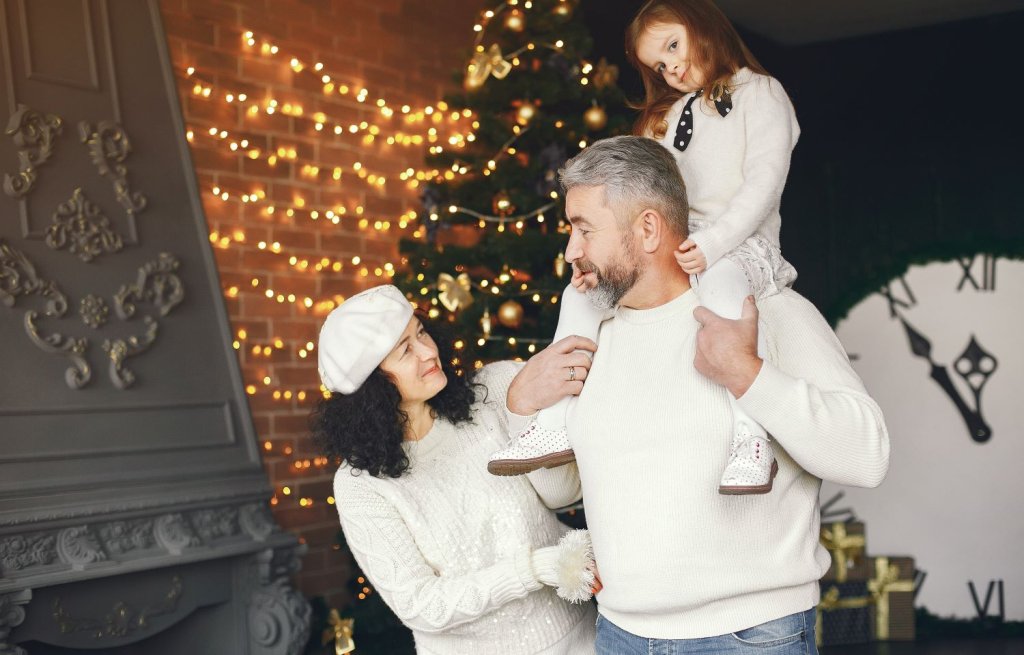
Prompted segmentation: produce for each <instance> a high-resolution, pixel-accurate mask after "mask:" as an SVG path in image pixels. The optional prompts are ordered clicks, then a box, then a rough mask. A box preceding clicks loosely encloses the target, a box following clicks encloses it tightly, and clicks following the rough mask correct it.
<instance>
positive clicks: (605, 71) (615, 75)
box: [590, 57, 619, 89]
mask: <svg viewBox="0 0 1024 655" xmlns="http://www.w3.org/2000/svg"><path fill="white" fill-rule="evenodd" d="M618 79H619V67H618V66H615V65H613V64H609V63H608V60H607V59H605V58H604V57H601V61H599V62H597V67H596V68H594V72H593V73H591V75H590V81H591V82H593V84H594V88H595V89H603V88H605V87H606V86H614V85H615V82H616V81H618Z"/></svg>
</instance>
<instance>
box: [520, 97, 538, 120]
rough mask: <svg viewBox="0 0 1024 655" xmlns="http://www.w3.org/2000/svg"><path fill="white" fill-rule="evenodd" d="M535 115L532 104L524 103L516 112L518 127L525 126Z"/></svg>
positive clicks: (535, 108) (535, 111)
mask: <svg viewBox="0 0 1024 655" xmlns="http://www.w3.org/2000/svg"><path fill="white" fill-rule="evenodd" d="M536 115H537V106H536V105H534V104H533V103H532V102H524V103H523V104H522V106H520V107H519V111H517V112H516V122H517V123H519V124H520V125H526V124H527V123H529V122H530V120H532V119H533V117H534V116H536Z"/></svg>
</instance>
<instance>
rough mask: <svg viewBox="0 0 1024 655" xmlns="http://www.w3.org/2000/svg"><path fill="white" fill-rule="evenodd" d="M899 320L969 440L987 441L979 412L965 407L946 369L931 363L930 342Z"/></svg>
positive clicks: (988, 430)
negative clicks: (958, 416) (954, 409)
mask: <svg viewBox="0 0 1024 655" xmlns="http://www.w3.org/2000/svg"><path fill="white" fill-rule="evenodd" d="M899 319H900V322H901V323H902V324H903V329H904V330H905V331H906V333H907V338H908V339H909V340H910V350H911V352H913V353H914V355H916V356H917V357H920V358H921V359H924V360H927V362H928V363H929V364H930V365H931V367H932V370H931V374H930V375H931V378H932V379H933V380H935V381H936V382H937V383H938V385H939V386H940V387H942V390H943V391H945V392H946V395H947V396H949V398H950V400H952V401H953V404H954V405H956V408H957V409H958V410H959V411H960V416H962V417H963V419H964V423H966V424H967V432H968V434H970V437H971V439H973V440H975V441H977V442H978V443H982V442H985V441H988V440H989V438H990V437H991V436H992V428H990V427H989V426H988V424H987V423H985V420H984V419H983V418H982V417H981V412H980V411H974V410H972V409H971V408H970V407H968V406H967V403H966V402H964V399H963V398H962V397H961V396H960V392H959V391H957V390H956V387H955V386H953V380H952V378H950V377H949V371H947V370H946V367H945V366H939V365H938V364H936V363H935V362H933V361H932V344H931V342H930V341H928V339H927V338H925V336H924V335H923V334H921V333H920V332H918V331H917V330H915V329H914V328H913V327H911V325H910V323H908V322H907V320H906V319H905V318H903V317H902V316H900V317H899Z"/></svg>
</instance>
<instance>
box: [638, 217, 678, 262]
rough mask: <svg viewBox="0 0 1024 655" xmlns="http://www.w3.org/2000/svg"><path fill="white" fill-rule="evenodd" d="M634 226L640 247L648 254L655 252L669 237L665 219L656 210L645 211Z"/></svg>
mask: <svg viewBox="0 0 1024 655" xmlns="http://www.w3.org/2000/svg"><path fill="white" fill-rule="evenodd" d="M636 226H637V231H638V232H639V235H640V245H641V247H642V248H643V249H644V252H646V253H648V254H650V253H654V252H657V250H658V248H660V247H661V246H662V245H663V244H664V242H665V240H666V239H668V238H670V237H671V231H670V230H669V229H668V223H667V222H666V221H665V217H664V216H662V215H661V212H659V211H658V210H656V209H645V210H644V211H643V213H642V214H640V217H639V218H638V219H637V222H636ZM673 247H675V246H673Z"/></svg>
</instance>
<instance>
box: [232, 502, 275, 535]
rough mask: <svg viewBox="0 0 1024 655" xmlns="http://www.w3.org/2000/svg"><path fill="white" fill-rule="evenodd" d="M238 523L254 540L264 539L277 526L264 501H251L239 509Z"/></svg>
mask: <svg viewBox="0 0 1024 655" xmlns="http://www.w3.org/2000/svg"><path fill="white" fill-rule="evenodd" d="M238 523H239V525H241V527H242V530H243V531H244V532H245V533H246V534H247V535H249V536H250V537H252V538H253V540H254V541H264V540H265V539H266V538H267V537H269V536H270V535H271V534H272V533H273V532H274V529H275V528H276V527H277V526H276V525H275V524H274V519H273V518H271V516H270V510H269V509H268V508H267V506H266V505H264V504H263V503H250V504H248V505H244V506H243V507H242V508H241V509H239V511H238Z"/></svg>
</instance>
